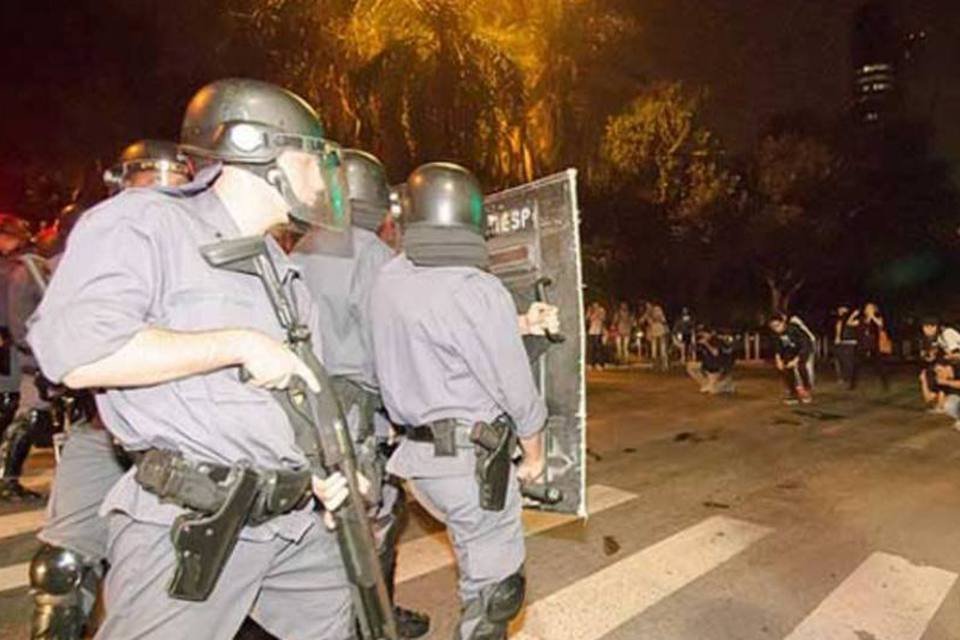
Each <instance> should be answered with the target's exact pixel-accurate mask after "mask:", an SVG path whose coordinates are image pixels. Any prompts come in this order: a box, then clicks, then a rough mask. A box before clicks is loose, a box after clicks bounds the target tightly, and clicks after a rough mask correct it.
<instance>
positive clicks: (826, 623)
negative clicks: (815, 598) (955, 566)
mask: <svg viewBox="0 0 960 640" xmlns="http://www.w3.org/2000/svg"><path fill="white" fill-rule="evenodd" d="M956 580H957V574H955V573H951V572H950V571H945V570H943V569H938V568H937V567H925V566H919V565H915V564H913V563H911V562H910V561H909V560H906V559H905V558H901V557H899V556H894V555H891V554H889V553H874V554H873V555H871V556H870V557H869V558H867V559H866V560H865V561H864V562H863V564H861V565H860V566H859V567H857V570H856V571H854V572H853V573H852V574H850V575H849V576H848V577H847V579H846V580H844V581H843V583H842V584H841V585H840V586H839V587H837V588H836V589H835V590H834V591H833V592H832V593H831V594H830V595H829V596H827V598H826V599H825V600H824V601H823V602H821V603H820V606H818V607H817V608H816V609H815V610H814V611H813V613H811V614H810V615H809V616H807V618H806V619H805V620H804V621H803V622H801V623H800V625H799V626H797V628H796V629H794V630H793V633H791V634H790V635H789V636H787V639H786V640H823V639H824V638H830V640H848V639H849V640H862V639H863V638H882V639H883V640H919V639H920V637H921V636H922V635H923V632H924V631H925V630H926V628H927V625H928V624H929V623H930V620H931V618H933V616H934V614H936V612H937V609H938V608H939V607H940V604H941V603H942V602H943V599H944V598H945V597H946V596H947V592H948V591H950V589H951V588H952V587H953V583H954V582H956Z"/></svg>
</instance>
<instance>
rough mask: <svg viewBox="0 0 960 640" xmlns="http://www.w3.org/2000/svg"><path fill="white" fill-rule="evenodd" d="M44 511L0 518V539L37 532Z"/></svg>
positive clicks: (22, 512)
mask: <svg viewBox="0 0 960 640" xmlns="http://www.w3.org/2000/svg"><path fill="white" fill-rule="evenodd" d="M43 519H44V510H43V509H34V510H32V511H20V512H19V513H11V514H9V515H5V516H0V539H2V538H10V537H12V536H19V535H20V534H22V533H30V532H31V531H37V530H39V529H40V527H42V526H43Z"/></svg>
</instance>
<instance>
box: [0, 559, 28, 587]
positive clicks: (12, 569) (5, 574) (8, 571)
mask: <svg viewBox="0 0 960 640" xmlns="http://www.w3.org/2000/svg"><path fill="white" fill-rule="evenodd" d="M29 570H30V563H29V562H24V563H22V564H14V565H10V566H9V567H3V568H2V569H0V591H9V590H10V589H19V588H20V587H26V586H27V585H29V584H30V577H29V575H28V571H29Z"/></svg>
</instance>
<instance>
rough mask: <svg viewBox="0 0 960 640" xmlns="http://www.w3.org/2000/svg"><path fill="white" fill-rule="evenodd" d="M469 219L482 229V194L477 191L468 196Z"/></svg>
mask: <svg viewBox="0 0 960 640" xmlns="http://www.w3.org/2000/svg"><path fill="white" fill-rule="evenodd" d="M470 220H471V221H472V222H473V224H474V226H476V227H477V228H480V229H483V227H484V225H483V196H482V195H481V194H479V193H474V194H473V195H471V196H470Z"/></svg>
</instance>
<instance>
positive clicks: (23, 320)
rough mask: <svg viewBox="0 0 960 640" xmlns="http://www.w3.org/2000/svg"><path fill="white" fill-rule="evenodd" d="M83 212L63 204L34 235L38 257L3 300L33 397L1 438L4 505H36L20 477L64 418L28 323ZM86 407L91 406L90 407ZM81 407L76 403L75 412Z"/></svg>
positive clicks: (24, 263)
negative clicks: (29, 334) (40, 365)
mask: <svg viewBox="0 0 960 640" xmlns="http://www.w3.org/2000/svg"><path fill="white" fill-rule="evenodd" d="M82 213H83V208H82V207H81V206H80V205H78V204H77V203H70V204H68V205H67V206H65V207H64V208H63V209H62V210H61V211H60V214H59V216H58V218H57V220H56V222H55V223H54V224H53V225H51V226H49V227H47V228H45V229H43V230H41V231H40V232H39V233H38V234H37V235H36V236H35V237H34V239H33V245H34V248H35V249H36V252H37V253H34V252H33V251H24V252H22V253H21V254H20V255H18V257H17V261H16V263H15V264H14V265H13V266H12V268H11V269H10V271H9V279H8V284H7V290H6V296H5V301H6V309H7V312H8V329H9V331H8V334H7V336H8V339H9V341H10V344H11V349H12V350H14V354H13V355H14V357H15V358H16V360H17V362H18V364H19V366H20V369H21V371H22V372H23V373H25V374H28V376H31V377H32V381H33V384H34V387H35V388H36V392H37V397H35V398H34V399H33V401H32V402H30V403H29V406H27V407H26V408H25V409H24V410H23V411H21V412H20V413H19V414H17V415H16V417H15V419H14V420H13V421H12V422H11V423H10V425H9V427H8V428H7V429H6V430H5V431H4V433H3V437H2V439H0V500H2V501H5V502H12V501H27V502H38V501H41V500H42V499H43V496H42V495H41V494H39V493H37V492H35V491H31V490H29V489H27V488H26V487H24V486H23V485H22V484H21V483H20V476H21V474H22V473H23V467H24V464H25V463H26V460H27V456H28V454H29V453H30V449H31V448H32V447H33V446H34V445H37V444H42V445H47V446H49V445H50V444H52V439H53V436H54V434H55V433H56V432H57V431H58V430H59V426H60V425H61V424H62V418H63V417H64V414H63V405H62V404H61V401H62V400H65V398H61V397H59V396H57V397H55V396H56V394H54V391H55V390H54V388H53V387H52V386H51V385H49V384H47V382H46V380H44V379H43V376H41V375H39V373H38V372H37V367H36V363H35V362H34V361H33V357H32V355H31V353H30V349H29V347H28V346H27V344H26V333H27V329H26V325H27V319H28V318H29V317H30V314H32V313H33V311H34V309H36V307H37V305H38V304H39V303H40V299H41V297H42V296H43V291H44V288H45V286H46V280H47V279H48V278H49V275H50V269H51V268H52V265H53V264H55V262H56V255H57V254H59V252H61V251H62V247H63V242H64V240H63V238H64V237H65V236H66V235H67V234H69V232H70V229H71V228H72V225H73V224H74V223H75V221H76V220H77V219H78V218H79V217H80V215H81V214H82ZM28 380H29V378H28ZM28 384H29V382H28ZM28 395H29V394H28ZM52 400H53V401H55V402H52ZM84 406H85V407H86V408H89V407H90V403H89V402H88V403H87V404H86V405H84ZM80 408H81V407H80V406H79V405H78V407H77V409H78V410H79V409H80ZM58 410H59V413H58ZM66 417H69V416H66Z"/></svg>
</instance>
